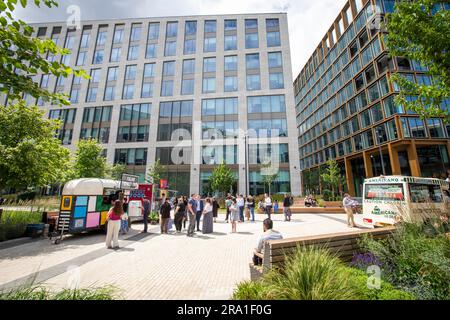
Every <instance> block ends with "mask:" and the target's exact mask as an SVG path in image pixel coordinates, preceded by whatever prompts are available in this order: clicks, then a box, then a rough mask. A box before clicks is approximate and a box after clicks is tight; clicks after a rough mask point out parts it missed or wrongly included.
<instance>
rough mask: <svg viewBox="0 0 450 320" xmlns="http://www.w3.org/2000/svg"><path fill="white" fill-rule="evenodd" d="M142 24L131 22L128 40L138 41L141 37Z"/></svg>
mask: <svg viewBox="0 0 450 320" xmlns="http://www.w3.org/2000/svg"><path fill="white" fill-rule="evenodd" d="M141 30H142V26H141V25H140V24H133V25H132V26H131V36H130V41H139V40H140V39H141Z"/></svg>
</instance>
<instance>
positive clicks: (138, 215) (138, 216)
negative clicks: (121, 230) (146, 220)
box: [128, 184, 153, 222]
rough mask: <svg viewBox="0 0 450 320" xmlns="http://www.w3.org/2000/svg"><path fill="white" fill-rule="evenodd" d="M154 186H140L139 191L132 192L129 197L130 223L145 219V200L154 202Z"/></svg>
mask: <svg viewBox="0 0 450 320" xmlns="http://www.w3.org/2000/svg"><path fill="white" fill-rule="evenodd" d="M152 196H153V186H152V185H151V184H139V186H138V188H137V189H134V190H130V195H129V197H128V201H129V202H128V216H129V218H130V222H133V221H138V220H142V219H143V215H142V213H143V209H144V200H145V199H147V200H148V201H150V203H151V202H152Z"/></svg>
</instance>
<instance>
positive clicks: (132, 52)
mask: <svg viewBox="0 0 450 320" xmlns="http://www.w3.org/2000/svg"><path fill="white" fill-rule="evenodd" d="M138 58H139V46H130V47H129V48H128V60H129V61H130V60H137V59H138Z"/></svg>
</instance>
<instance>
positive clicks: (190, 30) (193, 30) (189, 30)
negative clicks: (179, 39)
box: [184, 21, 197, 36]
mask: <svg viewBox="0 0 450 320" xmlns="http://www.w3.org/2000/svg"><path fill="white" fill-rule="evenodd" d="M184 34H185V35H186V36H192V35H195V34H197V21H186V24H185V28H184Z"/></svg>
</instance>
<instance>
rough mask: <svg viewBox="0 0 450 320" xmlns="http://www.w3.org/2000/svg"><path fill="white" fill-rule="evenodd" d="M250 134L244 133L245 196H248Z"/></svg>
mask: <svg viewBox="0 0 450 320" xmlns="http://www.w3.org/2000/svg"><path fill="white" fill-rule="evenodd" d="M247 139H248V133H247V132H245V133H244V147H245V152H244V153H245V155H244V159H245V167H244V170H245V196H246V197H247V196H248V158H247V153H248V143H247V142H248V140H247Z"/></svg>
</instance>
